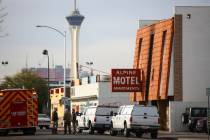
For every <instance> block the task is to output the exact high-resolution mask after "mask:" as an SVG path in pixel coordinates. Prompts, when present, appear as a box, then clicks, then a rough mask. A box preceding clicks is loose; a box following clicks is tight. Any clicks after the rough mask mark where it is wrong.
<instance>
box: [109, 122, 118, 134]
mask: <svg viewBox="0 0 210 140" xmlns="http://www.w3.org/2000/svg"><path fill="white" fill-rule="evenodd" d="M110 135H111V136H116V135H117V131H114V129H113V124H111V127H110Z"/></svg>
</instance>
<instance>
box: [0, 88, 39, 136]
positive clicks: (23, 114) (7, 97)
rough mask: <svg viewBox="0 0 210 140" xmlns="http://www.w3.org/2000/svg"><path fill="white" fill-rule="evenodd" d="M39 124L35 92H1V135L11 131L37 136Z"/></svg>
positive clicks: (26, 90) (9, 90) (15, 90)
mask: <svg viewBox="0 0 210 140" xmlns="http://www.w3.org/2000/svg"><path fill="white" fill-rule="evenodd" d="M37 124H38V98H37V94H36V92H35V91H34V90H28V89H7V90H1V91H0V135H7V134H8V133H9V132H10V131H15V132H16V131H23V133H24V134H35V132H36V126H37Z"/></svg>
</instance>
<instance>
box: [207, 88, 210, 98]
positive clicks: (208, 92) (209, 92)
mask: <svg viewBox="0 0 210 140" xmlns="http://www.w3.org/2000/svg"><path fill="white" fill-rule="evenodd" d="M206 95H207V96H210V88H206Z"/></svg>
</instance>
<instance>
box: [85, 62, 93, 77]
mask: <svg viewBox="0 0 210 140" xmlns="http://www.w3.org/2000/svg"><path fill="white" fill-rule="evenodd" d="M86 64H87V65H88V66H89V69H90V76H93V69H92V67H91V66H92V65H93V62H86Z"/></svg>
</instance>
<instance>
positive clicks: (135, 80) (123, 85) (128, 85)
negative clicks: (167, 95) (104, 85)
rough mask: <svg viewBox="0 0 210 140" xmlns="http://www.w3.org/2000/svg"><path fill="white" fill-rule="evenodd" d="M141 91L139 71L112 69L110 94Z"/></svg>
mask: <svg viewBox="0 0 210 140" xmlns="http://www.w3.org/2000/svg"><path fill="white" fill-rule="evenodd" d="M140 91H142V82H141V70H140V69H112V92H140Z"/></svg>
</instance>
